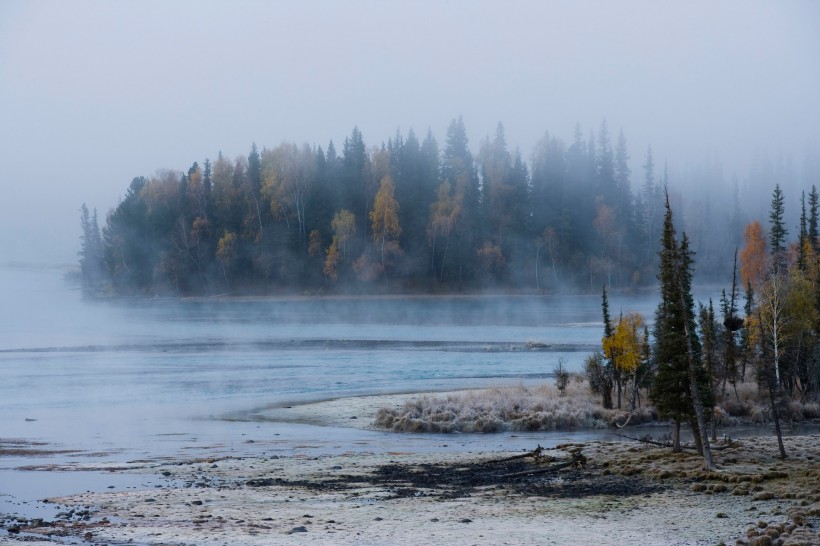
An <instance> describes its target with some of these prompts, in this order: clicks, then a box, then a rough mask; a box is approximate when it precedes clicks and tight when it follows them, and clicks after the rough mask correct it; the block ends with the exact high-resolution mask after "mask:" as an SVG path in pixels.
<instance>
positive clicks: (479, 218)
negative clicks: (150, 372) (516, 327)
mask: <svg viewBox="0 0 820 546" xmlns="http://www.w3.org/2000/svg"><path fill="white" fill-rule="evenodd" d="M629 161H630V156H629V152H628V148H627V142H626V138H625V136H624V134H623V132H622V131H621V132H620V133H619V134H618V137H617V139H615V143H614V144H613V142H612V139H611V137H610V133H609V129H608V127H607V124H606V121H604V122H603V123H602V124H601V126H600V128H599V130H598V131H597V135H596V134H595V133H593V132H591V133H590V134H589V135H588V136H587V137H585V136H584V134H583V132H582V130H581V128H580V127H579V126H578V127H576V130H575V134H574V137H573V139H572V142H571V143H570V144H568V145H567V144H566V143H565V142H564V141H563V140H561V139H560V138H557V137H555V136H551V135H550V134H548V133H546V134H545V135H544V137H543V138H542V139H541V140H540V142H538V144H537V145H536V147H535V150H534V152H533V154H532V156H531V158H530V160H529V161H526V160H525V159H524V158H523V157H522V154H521V152H520V151H518V150H514V151H510V150H509V149H508V147H507V144H506V140H505V134H504V129H503V126H502V125H501V124H499V125H498V128H497V131H496V133H495V135H494V136H493V137H492V138H489V137H487V138H486V139H485V140H484V141H483V142H481V143H480V146H479V150H478V153H477V154H474V153H473V152H471V150H470V148H469V146H468V139H467V133H466V130H465V126H464V123H463V121H462V120H461V119H460V118H459V119H455V120H453V121H452V122H451V123H450V125H449V127H448V130H447V135H446V140H445V142H444V146H443V149H442V148H440V146H439V144H438V142H437V141H436V139H435V137H434V136H433V135H432V133H431V132H430V131H428V133H427V134H426V136H425V137H424V139H422V140H420V139H419V138H418V137H417V136H416V135H415V134H414V132H413V131H412V130H411V131H409V132H408V133H407V135H402V134H401V133H400V132H397V134H396V135H395V136H394V137H393V138H391V139H389V140H388V141H387V142H386V143H383V144H381V145H380V146H376V147H372V148H368V146H367V145H366V144H365V141H364V139H363V136H362V134H361V132H360V131H359V130H358V129H357V128H354V129H353V131H352V133H351V134H350V136H349V137H347V138H346V139H345V140H344V143H343V145H342V150H341V153H340V154H339V153H338V152H337V151H336V148H335V146H334V144H333V142H330V144H329V145H328V146H327V149H323V148H322V147H317V146H310V145H303V146H297V145H295V144H290V143H284V144H281V145H280V146H278V147H275V148H272V149H268V148H263V149H261V150H259V149H258V148H257V146H256V145H255V144H254V145H253V146H252V147H251V149H250V152H249V153H248V155H247V156H239V157H237V158H236V159H234V160H230V159H228V158H226V157H224V156H223V155H222V153H219V154H218V156H217V158H216V159H215V160H214V161H213V162H211V161H210V160H209V159H205V160H204V162H203V163H202V164H200V163H199V162H194V163H193V164H192V165H191V167H190V168H189V169H188V170H187V172H178V171H171V170H168V171H160V172H158V173H157V174H156V175H155V176H153V177H151V178H146V177H143V176H139V177H136V178H134V179H133V180H132V182H131V184H130V186H129V187H128V189H127V192H126V193H125V197H124V198H123V199H122V200H121V202H120V203H119V204H118V205H117V207H116V208H114V209H113V210H112V211H111V212H109V213H108V215H107V217H106V218H105V225H104V226H102V227H101V226H100V225H99V220H98V218H97V212H96V210H95V211H93V212H92V213H89V211H88V210H87V209H86V207H85V205H83V211H82V218H81V221H82V229H83V234H82V247H81V250H80V257H81V260H80V261H81V266H82V271H83V280H84V283H85V286H86V287H88V288H90V289H93V290H103V291H110V292H112V293H115V294H121V295H211V294H223V293H233V294H264V293H281V292H290V293H322V292H327V291H347V292H368V293H373V292H375V293H379V292H439V291H460V290H479V289H496V290H498V289H514V290H533V291H550V292H554V291H559V290H575V291H578V290H581V291H594V290H597V289H599V287H600V286H601V285H602V284H606V285H608V286H610V287H612V288H614V289H635V288H638V287H641V286H645V285H650V284H654V283H655V282H656V280H657V279H656V271H657V261H658V251H659V248H660V247H659V245H660V235H661V234H660V229H661V226H662V222H663V206H664V203H663V193H664V190H663V188H667V189H668V190H669V193H670V198H671V201H672V207H673V208H675V209H680V208H681V207H683V204H684V198H683V196H682V195H681V194H680V193H679V192H676V191H674V189H673V187H674V185H673V184H671V183H670V181H669V176H668V174H667V173H666V169H660V168H658V167H657V166H656V163H655V159H654V158H653V154H652V149H651V148H649V149H647V150H646V152H645V155H644V156H643V160H642V166H641V171H642V172H640V173H639V174H638V175H636V176H635V177H634V178H635V179H636V180H635V181H634V182H633V173H632V172H631V170H630V167H629ZM633 186H634V189H633ZM727 193H729V195H728V196H723V197H722V199H724V200H725V201H726V202H725V206H724V204H721V205H720V206H718V205H716V204H714V203H711V202H710V200H709V199H706V200H705V205H704V204H702V206H700V208H692V211H694V212H693V214H691V215H690V216H692V218H693V222H692V223H693V225H694V226H695V227H694V229H689V231H690V232H694V235H693V247H694V249H695V250H696V251H697V252H698V254H699V264H700V270H699V273H700V274H702V275H706V276H708V275H710V274H711V275H725V274H726V271H727V268H728V267H729V264H727V261H726V259H725V258H726V256H730V255H731V253H732V251H733V249H734V248H735V247H736V246H737V245H738V244H739V243H740V237H741V234H742V226H743V224H744V221H743V218H742V215H741V213H740V209H739V206H738V200H737V188H736V187H735V189H734V194H731V192H727ZM710 206H712V207H714V208H715V209H716V210H717V212H710V210H709V207H710ZM703 211H706V212H705V213H702V212H703ZM683 216H685V215H683Z"/></svg>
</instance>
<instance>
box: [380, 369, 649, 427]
mask: <svg viewBox="0 0 820 546" xmlns="http://www.w3.org/2000/svg"><path fill="white" fill-rule="evenodd" d="M627 416H628V413H627V412H626V411H621V410H605V409H603V408H602V407H601V404H600V401H599V400H598V398H597V397H596V396H593V395H592V394H591V393H590V392H589V386H588V385H587V383H586V381H583V380H581V381H578V380H575V381H571V382H570V383H569V385H567V388H566V391H565V393H564V395H563V396H562V395H561V394H560V393H559V392H558V389H557V388H556V387H554V386H553V385H550V384H544V385H541V386H538V387H524V386H519V387H507V388H491V389H484V390H479V391H466V392H464V393H456V394H448V395H441V396H421V397H419V398H416V399H413V400H408V401H407V402H405V403H404V404H402V405H401V406H398V407H396V408H381V409H380V410H379V411H378V412H377V414H376V419H375V422H374V424H375V425H376V426H378V427H381V428H386V429H390V430H395V431H400V432H500V431H505V430H512V431H536V430H569V429H578V428H607V427H610V426H614V425H615V424H616V423H617V424H622V423H623V422H624V421H626V419H627ZM655 418H656V415H655V414H654V412H652V411H650V410H646V409H644V410H639V411H638V412H636V414H635V415H633V416H632V419H631V420H630V424H639V423H643V422H647V421H651V420H653V419H655Z"/></svg>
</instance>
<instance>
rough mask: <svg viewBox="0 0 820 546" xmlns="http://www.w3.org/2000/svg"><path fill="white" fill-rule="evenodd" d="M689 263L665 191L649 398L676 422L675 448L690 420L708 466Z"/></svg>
mask: <svg viewBox="0 0 820 546" xmlns="http://www.w3.org/2000/svg"><path fill="white" fill-rule="evenodd" d="M692 264H693V259H692V252H691V250H690V249H689V241H688V238H687V237H686V235H685V234H684V235H683V237H682V240H681V243H680V244H678V242H677V237H676V234H675V227H674V224H673V222H672V209H671V208H670V206H669V197H668V195H667V198H666V214H665V216H664V223H663V236H662V239H661V251H660V270H659V273H658V280H659V281H660V285H661V301H660V303H659V304H658V309H657V311H656V314H655V326H654V329H655V331H654V334H655V336H654V337H655V362H656V366H657V374H656V376H655V380H654V383H653V388H652V399H653V401H654V402H655V405H656V407H657V409H658V411H659V412H660V413H661V415H664V416H667V417H670V418H671V419H673V421H674V422H675V449H676V450H679V449H680V424H681V423H682V422H684V421H688V422H689V423H690V424H691V425H692V432H693V435H694V436H695V438H696V443H697V444H698V447H699V450H700V451H702V452H703V455H704V460H705V464H706V466H707V467H708V468H710V469H711V468H713V467H714V463H713V462H712V460H711V450H710V448H709V442H708V438H707V437H706V424H705V415H704V411H703V407H704V406H705V405H709V403H710V402H711V396H709V395H710V392H709V388H708V381H707V377H706V374H705V373H704V371H703V368H702V366H701V361H700V360H701V347H700V341H699V339H698V337H697V333H696V331H695V317H694V301H693V299H692V273H691V268H692Z"/></svg>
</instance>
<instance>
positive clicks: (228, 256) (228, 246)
mask: <svg viewBox="0 0 820 546" xmlns="http://www.w3.org/2000/svg"><path fill="white" fill-rule="evenodd" d="M235 245H236V233H234V232H232V231H226V232H225V234H224V235H223V236H222V237H220V239H219V242H218V243H217V244H216V258H217V259H218V260H219V261H220V262H222V264H223V265H224V264H227V263H229V262H230V261H231V260H233V257H234V251H235V248H234V247H235Z"/></svg>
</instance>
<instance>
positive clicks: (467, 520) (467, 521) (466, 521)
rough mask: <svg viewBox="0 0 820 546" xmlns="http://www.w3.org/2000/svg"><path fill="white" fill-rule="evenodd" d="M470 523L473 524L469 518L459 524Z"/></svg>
mask: <svg viewBox="0 0 820 546" xmlns="http://www.w3.org/2000/svg"><path fill="white" fill-rule="evenodd" d="M472 522H473V520H471V519H470V518H464V519H462V520H461V521H460V522H459V523H472Z"/></svg>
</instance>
